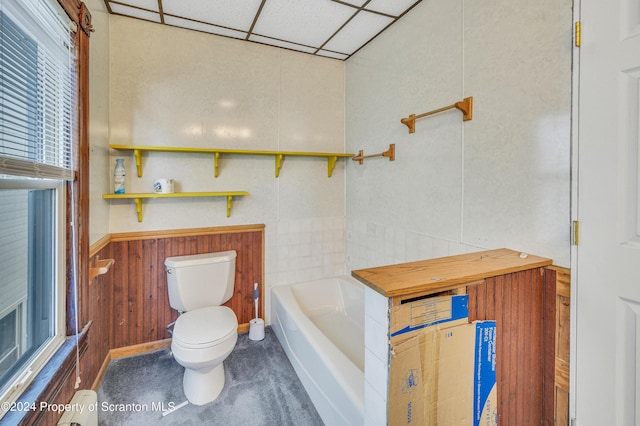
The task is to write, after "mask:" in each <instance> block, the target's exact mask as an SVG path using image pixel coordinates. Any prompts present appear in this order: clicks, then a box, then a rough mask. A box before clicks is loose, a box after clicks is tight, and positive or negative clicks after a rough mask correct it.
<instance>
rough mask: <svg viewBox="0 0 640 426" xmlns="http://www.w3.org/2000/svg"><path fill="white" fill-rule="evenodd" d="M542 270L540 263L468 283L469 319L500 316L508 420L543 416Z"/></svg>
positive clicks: (499, 354)
mask: <svg viewBox="0 0 640 426" xmlns="http://www.w3.org/2000/svg"><path fill="white" fill-rule="evenodd" d="M542 289H543V286H542V275H541V270H540V269H539V268H537V269H533V270H529V271H523V272H517V273H513V274H505V275H502V276H498V277H493V278H487V279H486V280H485V282H484V283H482V284H478V285H473V286H470V287H468V288H467V292H468V294H469V320H470V321H475V320H495V321H496V335H497V336H496V363H497V371H496V380H497V384H498V415H499V416H500V420H499V422H500V423H502V424H509V425H511V424H540V422H541V419H542V392H543V389H542V370H543V363H542V359H541V353H542V341H543V340H542V328H543V321H542V304H543V295H542Z"/></svg>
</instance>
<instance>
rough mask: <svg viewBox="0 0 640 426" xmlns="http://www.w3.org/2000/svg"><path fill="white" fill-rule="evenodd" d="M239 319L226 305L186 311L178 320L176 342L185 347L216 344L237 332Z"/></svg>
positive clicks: (175, 330)
mask: <svg viewBox="0 0 640 426" xmlns="http://www.w3.org/2000/svg"><path fill="white" fill-rule="evenodd" d="M237 327H238V320H237V318H236V315H235V314H234V313H233V311H232V310H231V309H229V308H228V307H226V306H208V307H205V308H200V309H194V310H193V311H189V312H185V313H183V314H182V315H180V316H179V317H178V319H177V320H176V324H175V327H174V329H173V340H174V343H176V344H179V345H180V346H182V347H184V348H192V349H198V348H203V347H208V346H215V345H216V344H218V343H220V342H221V341H223V340H225V339H228V338H229V337H230V336H231V335H233V334H236V333H237Z"/></svg>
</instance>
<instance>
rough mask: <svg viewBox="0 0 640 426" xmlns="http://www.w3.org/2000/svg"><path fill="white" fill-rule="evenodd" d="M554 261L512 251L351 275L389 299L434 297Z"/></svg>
mask: <svg viewBox="0 0 640 426" xmlns="http://www.w3.org/2000/svg"><path fill="white" fill-rule="evenodd" d="M551 263H552V260H551V259H547V258H544V257H538V256H533V255H531V254H526V253H521V252H518V251H514V250H510V249H497V250H488V251H481V252H477V253H469V254H461V255H458V256H447V257H441V258H437V259H429V260H420V261H417V262H409V263H400V264H396V265H389V266H379V267H376V268H366V269H358V270H355V271H352V272H351V275H352V276H353V277H354V278H356V279H357V280H359V281H361V282H362V283H364V284H365V285H367V286H369V287H371V288H372V289H374V290H375V291H377V292H378V293H380V294H382V295H383V296H385V297H396V296H405V295H409V294H432V293H439V292H442V291H447V290H452V289H454V288H458V287H460V285H461V284H465V283H469V282H473V281H478V280H481V279H484V278H488V277H495V276H497V275H503V274H508V273H512V272H518V271H524V270H526V269H533V268H540V267H542V266H548V265H551Z"/></svg>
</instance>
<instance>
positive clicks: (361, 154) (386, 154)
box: [351, 143, 396, 164]
mask: <svg viewBox="0 0 640 426" xmlns="http://www.w3.org/2000/svg"><path fill="white" fill-rule="evenodd" d="M373 157H389V161H395V160H396V144H394V143H392V144H389V149H388V150H386V151H385V152H381V153H380V154H370V155H364V151H362V150H360V151H359V152H358V155H356V156H354V157H352V158H351V159H352V160H353V161H357V162H358V164H362V163H364V159H365V158H373Z"/></svg>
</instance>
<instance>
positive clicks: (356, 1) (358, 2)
mask: <svg viewBox="0 0 640 426" xmlns="http://www.w3.org/2000/svg"><path fill="white" fill-rule="evenodd" d="M387 1H388V0H387ZM366 2H367V0H346V1H342V3H348V4H351V5H353V7H361V6H362V5H363V4H365V3H366Z"/></svg>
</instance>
